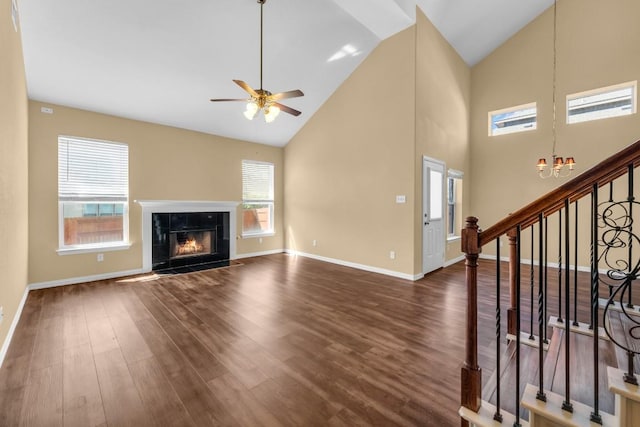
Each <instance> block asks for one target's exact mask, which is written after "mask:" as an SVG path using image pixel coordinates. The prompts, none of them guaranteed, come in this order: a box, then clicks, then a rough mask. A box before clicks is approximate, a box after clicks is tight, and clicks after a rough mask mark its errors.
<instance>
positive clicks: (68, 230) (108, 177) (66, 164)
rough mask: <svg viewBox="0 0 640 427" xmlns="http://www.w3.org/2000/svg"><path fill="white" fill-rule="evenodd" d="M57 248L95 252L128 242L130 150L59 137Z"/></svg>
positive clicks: (125, 146) (104, 142)
mask: <svg viewBox="0 0 640 427" xmlns="http://www.w3.org/2000/svg"><path fill="white" fill-rule="evenodd" d="M58 206H59V215H58V218H59V248H60V251H61V252H65V251H70V252H73V251H91V250H104V249H109V248H117V247H119V246H125V245H126V246H127V247H128V241H129V212H128V206H129V147H128V146H127V145H126V144H121V143H117V142H106V141H96V140H90V139H81V138H71V137H63V136H60V137H58Z"/></svg>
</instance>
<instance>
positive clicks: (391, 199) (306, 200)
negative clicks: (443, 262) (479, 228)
mask: <svg viewBox="0 0 640 427" xmlns="http://www.w3.org/2000/svg"><path fill="white" fill-rule="evenodd" d="M414 81H415V27H411V28H409V29H407V30H405V31H403V32H401V33H399V34H397V35H395V36H393V37H391V38H389V39H387V40H385V41H384V42H382V43H381V44H380V45H379V46H378V47H377V48H376V49H375V50H374V51H373V52H372V53H371V54H370V55H369V57H367V59H365V60H364V61H363V63H362V64H361V65H360V67H358V69H356V70H355V71H354V72H353V74H352V75H351V76H350V77H349V78H348V79H347V80H346V81H345V82H344V83H343V84H342V86H341V87H340V88H338V90H337V91H336V92H335V93H334V94H333V95H332V96H331V98H329V100H328V101H327V102H326V103H325V104H324V105H323V106H322V107H321V108H320V110H318V112H316V113H315V115H314V116H313V117H312V118H311V119H310V120H309V121H308V122H307V124H306V125H305V126H304V128H303V129H302V130H301V131H300V132H298V134H297V135H296V136H295V137H294V138H293V139H292V140H291V141H290V142H289V144H288V145H287V146H286V148H285V168H286V169H285V200H286V208H285V227H286V233H287V234H286V245H287V248H289V249H291V250H296V251H301V252H305V253H309V254H313V255H317V256H324V257H329V258H334V259H338V260H342V261H347V262H352V263H358V264H363V265H367V266H373V267H376V268H381V269H387V270H392V271H396V272H402V273H405V274H411V273H413V271H414V266H413V234H414V233H413V224H414V218H413V215H414V213H413V205H414V203H415V201H414V200H413V195H414V185H415V183H414V179H413V177H414V173H415V171H414V168H415V166H414V139H415V137H414V114H413V112H414V111H415V96H414ZM402 194H404V195H406V196H407V203H406V204H396V203H395V196H396V195H402ZM313 240H316V241H317V246H315V247H314V246H312V241H313ZM390 251H395V252H396V259H395V260H392V259H390V258H389V252H390Z"/></svg>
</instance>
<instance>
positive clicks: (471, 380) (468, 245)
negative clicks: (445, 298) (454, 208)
mask: <svg viewBox="0 0 640 427" xmlns="http://www.w3.org/2000/svg"><path fill="white" fill-rule="evenodd" d="M466 222H467V224H466V226H465V228H464V229H463V230H462V252H464V253H465V258H466V262H465V269H466V281H467V331H466V351H465V361H464V365H463V366H462V375H461V387H460V391H461V395H462V396H461V403H462V406H464V407H465V408H468V409H471V410H472V411H474V412H478V411H479V410H480V400H481V398H482V394H481V393H482V392H481V389H482V371H481V369H480V367H479V366H478V255H479V254H480V247H479V242H480V240H479V235H478V233H479V230H478V218H475V217H472V216H470V217H467V219H466ZM467 425H468V423H467V422H466V421H465V420H462V426H467Z"/></svg>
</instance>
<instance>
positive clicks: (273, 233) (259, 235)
mask: <svg viewBox="0 0 640 427" xmlns="http://www.w3.org/2000/svg"><path fill="white" fill-rule="evenodd" d="M275 235H276V233H275V231H268V232H266V233H252V234H242V235H241V236H242V238H243V239H251V238H253V237H272V236H275Z"/></svg>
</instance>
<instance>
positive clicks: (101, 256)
mask: <svg viewBox="0 0 640 427" xmlns="http://www.w3.org/2000/svg"><path fill="white" fill-rule="evenodd" d="M102 261H104V254H98V262H102Z"/></svg>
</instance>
